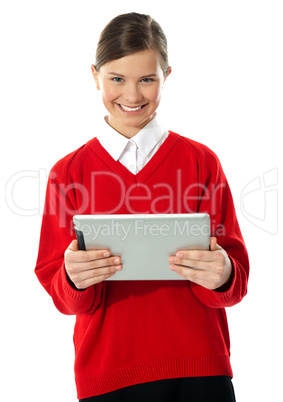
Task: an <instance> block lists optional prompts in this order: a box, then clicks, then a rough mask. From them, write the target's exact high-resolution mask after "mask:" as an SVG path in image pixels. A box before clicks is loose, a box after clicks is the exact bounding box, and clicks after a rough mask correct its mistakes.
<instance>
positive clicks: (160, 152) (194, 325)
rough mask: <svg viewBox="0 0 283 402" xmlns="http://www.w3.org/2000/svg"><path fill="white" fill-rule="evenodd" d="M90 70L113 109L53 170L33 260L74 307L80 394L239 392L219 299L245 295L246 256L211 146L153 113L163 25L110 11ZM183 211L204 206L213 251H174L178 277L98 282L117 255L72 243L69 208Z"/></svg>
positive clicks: (64, 307)
mask: <svg viewBox="0 0 283 402" xmlns="http://www.w3.org/2000/svg"><path fill="white" fill-rule="evenodd" d="M91 69H92V74H93V77H94V80H95V84H96V87H97V89H98V90H100V91H101V95H102V100H103V103H104V105H105V107H106V109H107V111H108V116H107V117H106V118H105V121H104V124H103V125H102V126H100V125H98V126H97V129H96V137H95V138H93V139H91V140H90V141H89V142H88V143H87V144H85V145H83V146H82V147H81V148H79V149H78V150H76V151H75V152H73V153H71V154H69V155H67V156H66V157H64V158H63V159H61V160H60V161H59V162H58V163H57V164H56V165H55V166H54V167H53V169H52V171H51V173H50V177H49V182H48V187H47V194H46V205H45V211H44V215H43V221H42V231H41V239H40V246H39V253H38V260H37V265H36V269H35V271H36V274H37V276H38V279H39V280H40V282H41V283H42V285H43V286H44V287H45V289H46V290H47V291H48V292H49V294H50V295H51V297H52V299H53V302H54V304H55V306H56V307H57V308H58V309H59V311H61V312H62V313H63V314H75V315H76V316H77V319H76V326H75V332H74V343H75V357H76V360H75V376H76V385H77V392H78V398H79V399H80V400H81V401H97V402H99V401H123V402H125V401H135V402H138V401H144V400H147V401H154V402H156V401H157V400H158V401H175V402H176V401H190V402H192V401H198V402H199V401H217V402H221V401H223V402H224V401H225V402H229V401H235V399H234V392H233V386H232V382H231V377H232V369H231V365H230V359H229V356H230V342H229V332H228V326H227V320H226V315H225V307H228V306H232V305H234V304H236V303H238V302H240V301H241V299H242V298H243V297H244V296H245V294H246V291H247V279H248V270H249V264H248V256H247V251H246V248H245V245H244V242H243V239H242V235H241V232H240V229H239V226H238V222H237V218H236V214H235V210H234V205H233V200H232V196H231V193H230V189H229V186H228V183H227V180H226V178H225V175H224V173H223V171H222V168H221V165H220V163H219V160H218V159H217V157H216V155H215V154H214V153H213V152H212V151H211V150H210V149H208V148H207V147H205V146H204V145H202V144H200V143H197V142H195V141H192V140H190V139H188V138H186V137H182V136H180V135H178V134H176V133H174V132H172V131H167V130H164V129H163V128H162V126H161V125H160V124H159V122H158V121H157V118H156V109H157V107H158V105H159V102H160V99H161V92H162V88H163V85H164V83H165V81H166V79H167V78H168V76H169V75H170V73H171V67H170V66H169V64H168V57H167V43H166V37H165V35H164V33H163V31H162V29H161V27H160V26H159V25H158V24H157V22H156V21H154V20H153V19H152V18H151V17H150V16H148V15H141V14H137V13H130V14H125V15H120V16H118V17H116V18H114V19H113V20H112V21H111V22H110V23H109V24H108V25H107V26H106V27H105V29H104V30H103V32H102V34H101V36H100V39H99V43H98V47H97V52H96V63H95V65H93V66H92V67H91ZM188 212H189V213H191V212H206V213H209V214H210V218H211V231H212V235H213V237H211V243H210V251H198V250H190V251H185V250H184V251H183V250H180V251H178V253H177V254H176V255H175V256H173V257H170V258H169V262H168V268H167V269H171V270H172V271H175V273H176V275H179V276H181V277H182V278H184V280H181V281H111V280H108V281H105V280H106V279H109V278H111V277H112V276H113V275H119V271H120V270H122V269H123V267H122V264H121V259H120V257H118V256H111V254H110V251H111V250H96V251H95V250H92V251H80V250H78V244H77V241H76V240H74V239H75V236H74V233H73V230H72V217H73V215H75V214H109V213H110V214H111V213H113V214H125V213H188ZM165 268H166V267H165Z"/></svg>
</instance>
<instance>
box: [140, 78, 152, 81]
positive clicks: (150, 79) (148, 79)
mask: <svg viewBox="0 0 283 402" xmlns="http://www.w3.org/2000/svg"><path fill="white" fill-rule="evenodd" d="M152 81H153V79H152V78H143V79H142V82H152Z"/></svg>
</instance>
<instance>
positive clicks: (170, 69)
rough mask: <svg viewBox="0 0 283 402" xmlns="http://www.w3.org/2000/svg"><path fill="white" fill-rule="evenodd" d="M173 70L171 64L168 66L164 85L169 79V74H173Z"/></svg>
mask: <svg viewBox="0 0 283 402" xmlns="http://www.w3.org/2000/svg"><path fill="white" fill-rule="evenodd" d="M171 72H172V67H170V66H169V67H168V68H167V71H166V73H165V74H164V81H163V85H164V83H165V81H166V80H167V78H168V77H169V75H170V74H171Z"/></svg>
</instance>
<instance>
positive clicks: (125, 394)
mask: <svg viewBox="0 0 283 402" xmlns="http://www.w3.org/2000/svg"><path fill="white" fill-rule="evenodd" d="M80 401H81V402H157V401H160V402H235V401H236V399H235V394H234V388H233V384H232V381H231V378H230V377H227V376H211V377H190V378H174V379H170V380H160V381H153V382H147V383H143V384H137V385H133V386H130V387H126V388H122V389H118V390H117V391H113V392H109V393H107V394H103V395H98V396H94V397H91V398H85V399H80Z"/></svg>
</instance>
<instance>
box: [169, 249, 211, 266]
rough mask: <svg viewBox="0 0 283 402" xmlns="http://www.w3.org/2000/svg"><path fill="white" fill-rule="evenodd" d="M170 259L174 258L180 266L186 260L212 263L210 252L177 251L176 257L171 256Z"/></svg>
mask: <svg viewBox="0 0 283 402" xmlns="http://www.w3.org/2000/svg"><path fill="white" fill-rule="evenodd" d="M172 257H175V258H176V262H178V263H180V264H182V261H186V260H191V261H207V262H209V261H212V255H211V252H210V251H207V250H179V251H177V253H176V256H171V257H170V258H172ZM185 265H186V264H185Z"/></svg>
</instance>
